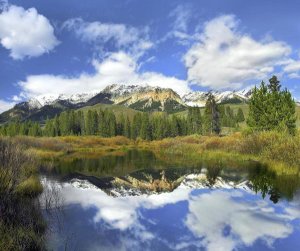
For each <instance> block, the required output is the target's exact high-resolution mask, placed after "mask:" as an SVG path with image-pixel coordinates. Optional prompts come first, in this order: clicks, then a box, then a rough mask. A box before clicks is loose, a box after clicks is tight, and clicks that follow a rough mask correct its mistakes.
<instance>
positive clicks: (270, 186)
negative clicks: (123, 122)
mask: <svg viewBox="0 0 300 251" xmlns="http://www.w3.org/2000/svg"><path fill="white" fill-rule="evenodd" d="M54 166H55V168H54V169H53V170H52V171H51V172H48V173H44V175H43V176H42V180H43V183H44V185H45V187H46V188H47V189H49V190H51V189H52V190H53V189H54V190H55V194H56V195H57V196H58V197H59V199H58V200H59V208H50V209H49V210H45V211H49V212H47V213H45V215H46V217H47V218H48V222H49V233H48V234H47V239H48V247H49V249H50V250H209V251H216V250H224V251H230V250H291V251H292V250H297V251H298V250H299V247H300V190H299V187H300V181H299V178H298V177H295V176H288V175H285V176H282V175H281V176H278V175H276V174H275V173H274V172H272V171H270V170H268V168H267V167H264V166H261V165H259V164H258V163H248V164H247V165H246V166H245V167H241V168H231V167H230V166H226V165H221V164H220V165H215V164H214V165H210V164H209V163H204V162H200V163H196V164H195V165H193V166H185V165H184V164H178V165H176V166H171V165H168V164H166V163H163V162H161V161H158V160H157V159H156V158H155V156H154V155H153V154H152V153H151V152H144V151H130V152H128V153H127V154H125V155H121V156H114V155H112V156H106V157H102V158H99V159H74V160H69V161H58V162H56V163H55V165H54ZM47 189H45V191H47Z"/></svg>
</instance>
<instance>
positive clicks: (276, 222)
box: [186, 191, 299, 251]
mask: <svg viewBox="0 0 300 251" xmlns="http://www.w3.org/2000/svg"><path fill="white" fill-rule="evenodd" d="M242 196H243V194H242V193H241V192H237V193H235V194H234V193H232V191H212V192H210V193H206V194H201V195H199V196H195V197H193V198H191V199H190V202H189V210H190V212H189V214H188V216H187V218H186V225H187V227H188V228H189V229H190V230H191V231H192V232H193V233H194V234H195V235H196V236H199V237H201V238H204V240H203V241H204V244H205V246H206V247H207V250H208V251H215V250H224V251H231V250H235V249H237V248H238V247H239V246H240V245H246V246H252V245H253V244H254V242H255V241H257V240H258V239H261V240H264V241H265V242H266V243H267V244H268V245H270V246H271V245H272V243H273V242H274V241H275V240H276V239H279V238H286V237H287V236H289V235H290V234H291V233H292V232H293V226H292V224H290V223H291V220H294V219H296V218H298V217H299V211H297V210H296V208H297V207H295V208H294V207H291V208H289V209H285V212H283V213H276V214H274V208H272V207H271V206H270V205H269V204H268V203H267V202H264V201H256V200H255V201H250V200H249V201H247V200H246V201H243V202H241V201H240V200H239V198H240V197H242ZM220 208H222V210H220ZM288 210H289V211H288ZM253 226H255V227H253ZM226 228H228V229H229V231H228V234H224V232H226Z"/></svg>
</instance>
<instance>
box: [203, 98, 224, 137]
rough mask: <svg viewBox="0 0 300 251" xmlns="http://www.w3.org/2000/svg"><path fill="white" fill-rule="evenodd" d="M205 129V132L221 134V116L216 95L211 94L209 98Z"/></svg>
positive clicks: (206, 105)
mask: <svg viewBox="0 0 300 251" xmlns="http://www.w3.org/2000/svg"><path fill="white" fill-rule="evenodd" d="M204 121H205V123H204V128H205V132H206V133H209V134H212V133H215V134H220V132H221V126H220V114H219V110H218V106H217V103H216V101H215V97H214V95H213V94H212V93H211V92H210V93H209V94H208V97H207V101H206V104H205V111H204Z"/></svg>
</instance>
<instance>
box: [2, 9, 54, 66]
mask: <svg viewBox="0 0 300 251" xmlns="http://www.w3.org/2000/svg"><path fill="white" fill-rule="evenodd" d="M0 43H1V44H2V46H3V47H4V48H6V49H8V50H10V56H11V57H12V58H13V59H16V60H19V59H23V58H24V57H37V56H40V55H42V54H44V53H47V52H49V51H51V50H53V48H54V47H55V46H57V45H58V44H59V41H58V40H57V39H56V37H55V35H54V29H53V27H52V26H51V24H50V22H49V20H48V19H47V18H46V17H44V16H43V15H41V14H39V13H38V12H37V10H36V9H35V8H30V9H28V10H25V9H24V8H22V7H18V6H14V5H11V6H7V7H5V8H4V10H3V11H2V13H1V14H0Z"/></svg>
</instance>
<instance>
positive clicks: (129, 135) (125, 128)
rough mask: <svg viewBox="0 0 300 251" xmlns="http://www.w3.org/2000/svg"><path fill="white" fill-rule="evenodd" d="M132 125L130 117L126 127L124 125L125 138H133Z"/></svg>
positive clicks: (126, 121) (127, 119)
mask: <svg viewBox="0 0 300 251" xmlns="http://www.w3.org/2000/svg"><path fill="white" fill-rule="evenodd" d="M130 132H131V123H130V120H129V118H128V117H126V120H125V125H124V136H125V137H127V138H130V137H131V133H130Z"/></svg>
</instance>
